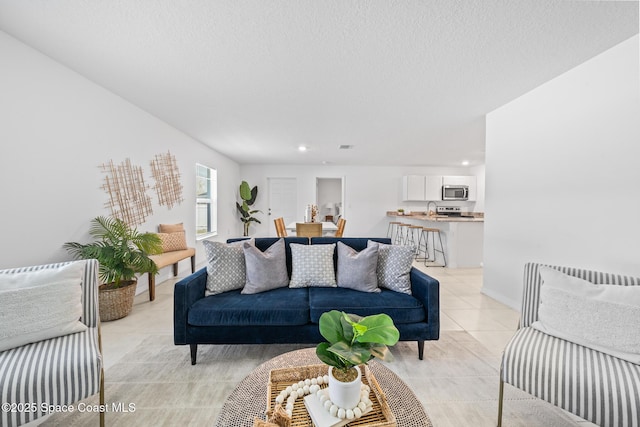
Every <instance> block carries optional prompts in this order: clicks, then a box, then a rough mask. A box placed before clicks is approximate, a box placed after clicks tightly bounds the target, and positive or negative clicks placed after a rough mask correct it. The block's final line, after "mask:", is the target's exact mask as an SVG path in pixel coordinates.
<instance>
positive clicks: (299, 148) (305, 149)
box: [298, 145, 307, 151]
mask: <svg viewBox="0 0 640 427" xmlns="http://www.w3.org/2000/svg"><path fill="white" fill-rule="evenodd" d="M298 151H307V147H305V146H304V145H301V146H299V147H298Z"/></svg>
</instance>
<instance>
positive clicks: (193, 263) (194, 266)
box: [191, 255, 196, 274]
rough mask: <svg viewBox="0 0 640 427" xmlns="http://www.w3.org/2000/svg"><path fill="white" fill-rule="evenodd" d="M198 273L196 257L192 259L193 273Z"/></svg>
mask: <svg viewBox="0 0 640 427" xmlns="http://www.w3.org/2000/svg"><path fill="white" fill-rule="evenodd" d="M195 272H196V256H195V255H194V256H192V257H191V273H192V274H193V273H195Z"/></svg>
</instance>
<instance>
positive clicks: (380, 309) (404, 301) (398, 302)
mask: <svg viewBox="0 0 640 427" xmlns="http://www.w3.org/2000/svg"><path fill="white" fill-rule="evenodd" d="M309 306H310V308H311V311H310V315H311V321H312V322H313V323H318V321H319V320H320V316H321V315H322V313H324V312H325V311H331V310H340V311H344V312H346V313H353V314H357V315H359V316H369V315H372V314H379V313H386V314H388V315H389V316H391V318H392V319H393V322H394V323H396V324H402V323H415V322H422V321H424V320H425V312H424V306H423V305H422V303H421V302H420V301H418V300H417V299H416V298H414V297H412V296H411V295H407V294H404V293H401V292H394V291H390V290H387V289H382V290H381V292H380V293H365V292H359V291H355V290H353V289H345V288H309Z"/></svg>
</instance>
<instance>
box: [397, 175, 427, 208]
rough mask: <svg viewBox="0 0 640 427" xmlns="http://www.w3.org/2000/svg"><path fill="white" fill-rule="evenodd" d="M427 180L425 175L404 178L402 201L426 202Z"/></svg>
mask: <svg viewBox="0 0 640 427" xmlns="http://www.w3.org/2000/svg"><path fill="white" fill-rule="evenodd" d="M425 185H426V180H425V176H424V175H406V176H403V177H402V200H403V201H405V202H410V201H423V200H425V198H424V196H425Z"/></svg>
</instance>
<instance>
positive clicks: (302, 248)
mask: <svg viewBox="0 0 640 427" xmlns="http://www.w3.org/2000/svg"><path fill="white" fill-rule="evenodd" d="M290 246H291V269H292V271H291V281H290V282H289V287H290V288H306V287H310V286H320V287H335V286H336V272H335V271H334V267H333V252H334V251H335V247H336V244H335V243H331V244H329V245H301V244H298V243H291V245H290Z"/></svg>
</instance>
